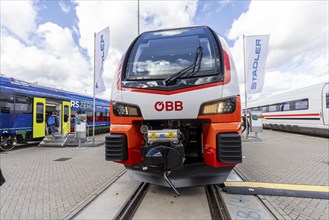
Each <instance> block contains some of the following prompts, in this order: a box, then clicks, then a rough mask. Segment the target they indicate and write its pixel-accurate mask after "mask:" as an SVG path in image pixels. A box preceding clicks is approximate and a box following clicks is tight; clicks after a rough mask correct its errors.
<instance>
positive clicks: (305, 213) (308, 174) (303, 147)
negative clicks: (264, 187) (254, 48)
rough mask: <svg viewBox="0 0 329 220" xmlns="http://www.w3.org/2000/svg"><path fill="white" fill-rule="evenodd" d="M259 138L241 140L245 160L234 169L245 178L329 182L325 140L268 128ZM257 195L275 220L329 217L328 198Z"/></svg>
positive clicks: (256, 180)
mask: <svg viewBox="0 0 329 220" xmlns="http://www.w3.org/2000/svg"><path fill="white" fill-rule="evenodd" d="M258 137H260V138H261V139H262V142H256V143H255V142H243V155H244V156H245V159H244V160H243V162H242V163H241V164H239V165H238V166H237V167H236V168H235V169H236V170H237V172H238V173H239V174H240V175H241V176H242V178H243V179H244V180H245V181H252V182H266V183H283V184H298V185H317V186H328V185H329V141H328V139H325V138H318V137H312V136H304V135H297V134H291V133H284V132H278V131H270V130H264V132H262V133H259V135H258ZM259 198H260V199H261V200H262V201H263V202H264V203H265V204H266V205H267V206H268V207H269V208H270V210H271V211H272V212H273V214H274V215H275V216H276V218H278V219H307V220H308V219H323V220H327V219H329V200H325V199H309V198H295V197H283V196H259ZM328 199H329V198H328Z"/></svg>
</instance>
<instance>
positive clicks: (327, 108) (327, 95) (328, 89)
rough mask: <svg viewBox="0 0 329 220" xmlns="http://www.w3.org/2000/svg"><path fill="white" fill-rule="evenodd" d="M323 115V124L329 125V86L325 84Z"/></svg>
mask: <svg viewBox="0 0 329 220" xmlns="http://www.w3.org/2000/svg"><path fill="white" fill-rule="evenodd" d="M322 115H323V124H325V125H329V84H325V85H324V88H323V90H322Z"/></svg>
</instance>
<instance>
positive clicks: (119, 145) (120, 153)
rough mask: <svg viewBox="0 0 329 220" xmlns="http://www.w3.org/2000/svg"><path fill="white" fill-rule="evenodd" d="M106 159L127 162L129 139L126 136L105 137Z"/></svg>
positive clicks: (111, 135)
mask: <svg viewBox="0 0 329 220" xmlns="http://www.w3.org/2000/svg"><path fill="white" fill-rule="evenodd" d="M105 159H106V160H109V161H113V160H121V161H122V160H127V159H128V149H127V137H126V135H124V134H110V135H107V136H106V137H105Z"/></svg>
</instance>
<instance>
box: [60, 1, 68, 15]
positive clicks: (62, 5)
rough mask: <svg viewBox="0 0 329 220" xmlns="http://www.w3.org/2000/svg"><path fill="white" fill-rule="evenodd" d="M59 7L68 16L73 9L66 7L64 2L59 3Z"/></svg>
mask: <svg viewBox="0 0 329 220" xmlns="http://www.w3.org/2000/svg"><path fill="white" fill-rule="evenodd" d="M58 5H59V7H60V8H61V9H62V11H63V12H64V13H66V14H68V13H69V12H70V11H71V7H70V6H68V5H66V4H65V3H64V1H59V2H58Z"/></svg>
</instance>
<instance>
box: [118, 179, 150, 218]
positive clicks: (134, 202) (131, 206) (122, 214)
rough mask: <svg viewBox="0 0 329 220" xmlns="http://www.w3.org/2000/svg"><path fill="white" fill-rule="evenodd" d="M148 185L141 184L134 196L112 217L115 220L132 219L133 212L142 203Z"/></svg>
mask: <svg viewBox="0 0 329 220" xmlns="http://www.w3.org/2000/svg"><path fill="white" fill-rule="evenodd" d="M149 186H150V184H149V183H141V184H140V185H139V186H138V188H137V190H136V191H135V192H134V194H133V195H132V196H131V197H130V198H129V199H128V201H127V202H126V204H125V205H124V206H123V207H122V209H121V210H120V211H119V212H118V213H117V215H116V216H115V217H114V219H116V220H128V219H132V218H133V216H134V214H135V212H136V211H137V209H138V207H139V205H140V204H141V202H142V201H143V198H144V196H145V195H146V193H147V191H148V189H149Z"/></svg>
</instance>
